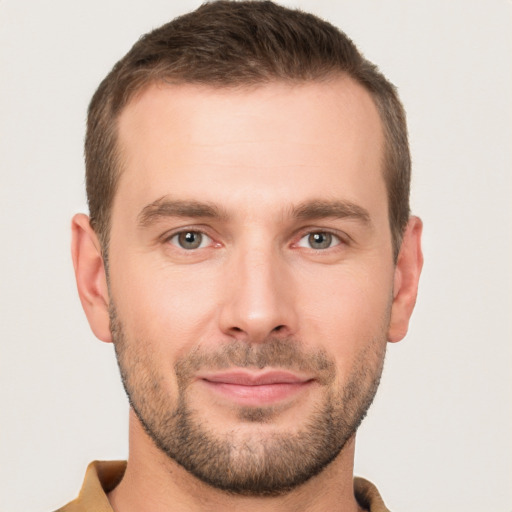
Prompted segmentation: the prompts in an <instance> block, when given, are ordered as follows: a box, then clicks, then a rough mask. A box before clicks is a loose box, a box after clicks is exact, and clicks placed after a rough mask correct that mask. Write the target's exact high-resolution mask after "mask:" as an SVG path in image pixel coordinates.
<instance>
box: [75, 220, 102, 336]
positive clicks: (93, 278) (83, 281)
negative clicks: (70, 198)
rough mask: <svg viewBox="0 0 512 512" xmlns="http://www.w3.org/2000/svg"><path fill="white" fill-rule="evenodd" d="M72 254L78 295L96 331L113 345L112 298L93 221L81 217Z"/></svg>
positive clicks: (76, 225) (76, 227) (76, 229)
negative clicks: (111, 327) (110, 313)
mask: <svg viewBox="0 0 512 512" xmlns="http://www.w3.org/2000/svg"><path fill="white" fill-rule="evenodd" d="M71 234H72V241H71V254H72V257H73V266H74V269H75V278H76V284H77V287H78V295H79V296H80V301H81V303H82V307H83V308H84V311H85V314H86V316H87V320H88V321H89V325H90V326H91V329H92V331H93V332H94V334H95V335H96V337H97V338H99V339H100V340H101V341H105V342H111V341H112V336H111V333H110V320H109V296H108V287H107V279H106V275H105V267H104V264H103V257H102V254H101V247H100V244H99V241H98V237H97V236H96V233H95V232H94V230H93V229H92V228H91V225H90V222H89V217H87V215H84V214H77V215H75V216H74V217H73V220H72V223H71Z"/></svg>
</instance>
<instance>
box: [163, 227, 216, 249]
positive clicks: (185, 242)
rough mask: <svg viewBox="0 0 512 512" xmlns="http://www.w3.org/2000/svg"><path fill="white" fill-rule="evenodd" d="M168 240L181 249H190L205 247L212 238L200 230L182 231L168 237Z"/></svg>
mask: <svg viewBox="0 0 512 512" xmlns="http://www.w3.org/2000/svg"><path fill="white" fill-rule="evenodd" d="M169 242H171V244H173V245H175V246H177V247H179V248H181V249H185V250H187V251H191V250H194V249H202V248H203V247H207V246H208V245H210V244H211V243H212V239H211V238H210V237H209V236H208V235H205V234H204V233H201V231H182V232H180V233H176V234H175V235H173V236H172V237H171V238H169Z"/></svg>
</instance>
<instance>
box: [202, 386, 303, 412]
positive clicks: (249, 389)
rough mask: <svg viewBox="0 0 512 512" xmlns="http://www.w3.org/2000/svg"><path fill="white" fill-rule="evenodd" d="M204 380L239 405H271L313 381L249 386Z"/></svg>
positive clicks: (301, 389)
mask: <svg viewBox="0 0 512 512" xmlns="http://www.w3.org/2000/svg"><path fill="white" fill-rule="evenodd" d="M203 382H204V383H205V384H206V385H207V386H208V387H209V388H210V389H211V390H212V391H214V392H215V393H218V394H220V395H222V396H224V397H225V398H227V399H229V400H230V401H234V402H236V403H238V404H239V405H247V406H254V407H256V406H262V405H270V404H273V403H276V402H280V401H283V400H286V399H290V398H292V397H294V396H295V395H296V394H297V393H300V392H301V391H304V390H305V389H306V388H309V386H310V385H311V383H312V382H311V381H306V382H283V383H275V384H261V385H255V386H247V385H242V384H228V383H226V382H212V381H209V380H203Z"/></svg>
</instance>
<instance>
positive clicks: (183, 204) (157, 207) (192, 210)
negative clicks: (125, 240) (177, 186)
mask: <svg viewBox="0 0 512 512" xmlns="http://www.w3.org/2000/svg"><path fill="white" fill-rule="evenodd" d="M167 217H193V218H197V217H204V218H218V219H225V218H227V213H226V212H225V211H224V210H223V209H221V208H219V207H218V206H217V205H215V204H213V203H208V202H207V203H205V202H200V201H184V200H180V199H169V198H167V197H165V196H164V197H161V198H159V199H157V200H156V201H153V202H152V203H149V204H148V205H146V206H145V207H144V208H143V209H142V210H141V212H140V213H139V215H138V216H137V221H138V224H139V226H140V227H147V226H149V225H150V224H152V223H153V222H156V221H158V220H160V219H163V218H167Z"/></svg>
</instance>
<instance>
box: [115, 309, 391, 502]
mask: <svg viewBox="0 0 512 512" xmlns="http://www.w3.org/2000/svg"><path fill="white" fill-rule="evenodd" d="M110 325H111V332H112V337H113V339H114V346H115V351H116V356H117V361H118V365H119V368H120V372H121V378H122V381H123V386H124V388H125V391H126V394H127V396H128V399H129V402H130V405H131V407H132V409H133V410H134V412H135V414H136V415H137V417H138V419H139V421H140V423H141V425H142V426H143V428H144V430H145V431H146V433H147V434H148V435H149V437H150V438H151V439H152V440H153V442H154V443H155V445H156V446H157V447H158V448H159V449H160V450H161V451H162V452H163V453H165V454H166V455H167V456H168V457H169V458H170V459H172V460H174V461H175V462H177V463H178V464H179V465H181V466H182V467H183V468H185V469H186V470H187V471H188V472H189V473H190V474H192V475H194V476H195V477H196V478H198V479H200V480H201V481H203V482H204V483H206V484H208V485H210V486H212V487H214V488H217V489H220V490H223V491H226V492H229V493H231V494H235V495H245V496H277V495H282V494H285V493H287V492H289V491H291V490H293V489H295V488H296V487H298V486H300V485H301V484H303V483H305V482H306V481H308V480H309V479H310V478H312V477H313V476H315V475H317V474H318V473H320V472H321V471H322V470H323V469H325V468H326V467H327V466H328V465H329V464H330V463H331V462H332V461H333V460H334V459H335V458H336V457H337V456H338V455H339V453H340V452H341V451H342V449H343V448H344V446H345V445H346V443H347V441H348V440H349V439H350V438H351V437H352V436H353V435H354V434H355V432H356V430H357V428H358V427H359V425H360V424H361V421H362V420H363V418H364V417H365V416H366V413H367V411H368V408H369V407H370V405H371V403H372V401H373V399H374V397H375V394H376V392H377V388H378V385H379V381H380V377H381V373H382V368H383V363H384V356H385V347H386V343H385V338H384V337H385V330H384V329H383V333H382V336H381V337H376V338H375V339H373V340H371V341H370V343H368V344H367V346H366V349H365V350H363V351H362V352H361V353H360V354H359V355H358V357H357V358H356V361H355V363H354V366H353V368H352V372H351V373H350V375H348V376H347V378H346V379H345V382H344V383H343V384H338V385H337V386H335V385H334V383H335V382H336V377H337V375H336V366H335V363H334V361H333V359H332V358H331V357H329V356H328V354H326V353H325V352H324V351H321V350H320V351H316V352H307V353H306V352H303V351H302V349H301V348H300V347H301V344H300V343H299V342H297V340H292V339H279V338H269V339H268V340H266V341H265V342H263V343H259V344H255V345H251V344H248V343H245V342H238V341H233V342H231V343H228V344H226V345H224V346H222V347H219V349H217V350H216V351H215V352H212V351H204V350H202V349H200V348H198V349H197V350H195V351H193V352H192V353H190V354H188V355H186V356H185V357H183V358H181V359H180V360H179V361H177V363H176V364H175V367H174V370H175V373H176V377H177V383H178V385H177V394H176V396H177V399H175V400H173V399H172V398H171V397H169V395H168V393H167V392H166V391H165V390H164V386H163V384H162V376H161V375H159V373H158V371H157V367H156V365H155V363H154V361H152V360H151V357H150V355H149V354H148V353H147V351H145V350H143V348H142V347H144V346H145V344H144V343H142V342H141V341H142V340H128V339H127V337H126V336H125V333H124V332H123V328H122V323H121V322H120V320H119V318H118V316H117V314H116V311H115V308H114V306H113V305H112V306H111V309H110ZM232 367H242V368H253V369H254V368H265V367H274V368H276V367H277V368H282V369H289V370H290V371H294V370H295V371H306V372H311V373H312V374H314V375H315V376H316V380H317V383H318V384H319V385H320V386H322V387H323V389H324V392H323V396H322V400H321V402H320V403H318V404H316V406H315V407H314V409H313V410H312V411H310V413H309V417H307V418H306V419H305V420H304V422H303V424H302V425H301V426H298V428H297V429H296V430H295V431H294V432H289V431H284V432H277V431H269V430H268V428H266V427H267V426H268V425H269V424H271V422H272V419H273V418H274V417H276V416H277V415H278V414H279V408H274V407H250V408H249V407H239V408H238V409H237V419H238V420H239V421H240V422H243V423H245V424H247V423H252V424H254V427H255V428H254V429H251V428H250V429H244V431H236V430H230V431H225V432H218V431H217V432H216V431H214V430H213V429H211V428H209V427H208V425H207V424H206V422H205V421H202V420H201V418H200V413H199V412H198V411H197V410H195V409H194V408H193V407H192V406H191V399H190V393H189V385H190V383H191V381H192V380H193V375H194V374H195V373H196V372H197V371H198V370H199V369H208V370H222V369H227V368H232Z"/></svg>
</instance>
